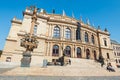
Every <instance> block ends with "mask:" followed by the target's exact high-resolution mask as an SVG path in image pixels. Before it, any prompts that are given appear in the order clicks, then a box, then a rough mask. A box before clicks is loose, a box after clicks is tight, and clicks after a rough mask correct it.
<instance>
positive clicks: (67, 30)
mask: <svg viewBox="0 0 120 80" xmlns="http://www.w3.org/2000/svg"><path fill="white" fill-rule="evenodd" d="M65 38H66V39H70V38H71V30H70V29H69V28H66V29H65Z"/></svg>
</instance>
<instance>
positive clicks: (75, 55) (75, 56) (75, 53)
mask: <svg viewBox="0 0 120 80" xmlns="http://www.w3.org/2000/svg"><path fill="white" fill-rule="evenodd" d="M74 58H77V47H76V45H75V51H74Z"/></svg>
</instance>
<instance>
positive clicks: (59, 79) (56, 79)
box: [0, 76, 120, 80]
mask: <svg viewBox="0 0 120 80" xmlns="http://www.w3.org/2000/svg"><path fill="white" fill-rule="evenodd" d="M0 80H120V77H119V76H116V77H112V76H109V77H108V76H107V77H106V76H100V77H98V76H96V77H94V76H92V77H88V76H85V77H82V76H81V77H78V76H77V77H71V76H0Z"/></svg>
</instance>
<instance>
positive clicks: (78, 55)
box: [77, 47, 82, 58]
mask: <svg viewBox="0 0 120 80" xmlns="http://www.w3.org/2000/svg"><path fill="white" fill-rule="evenodd" d="M81 57H82V54H81V48H79V47H78V48H77V58H81Z"/></svg>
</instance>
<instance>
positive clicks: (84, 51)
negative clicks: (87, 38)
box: [82, 46, 86, 58]
mask: <svg viewBox="0 0 120 80" xmlns="http://www.w3.org/2000/svg"><path fill="white" fill-rule="evenodd" d="M82 52H83V58H86V47H85V46H83V49H82Z"/></svg>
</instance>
